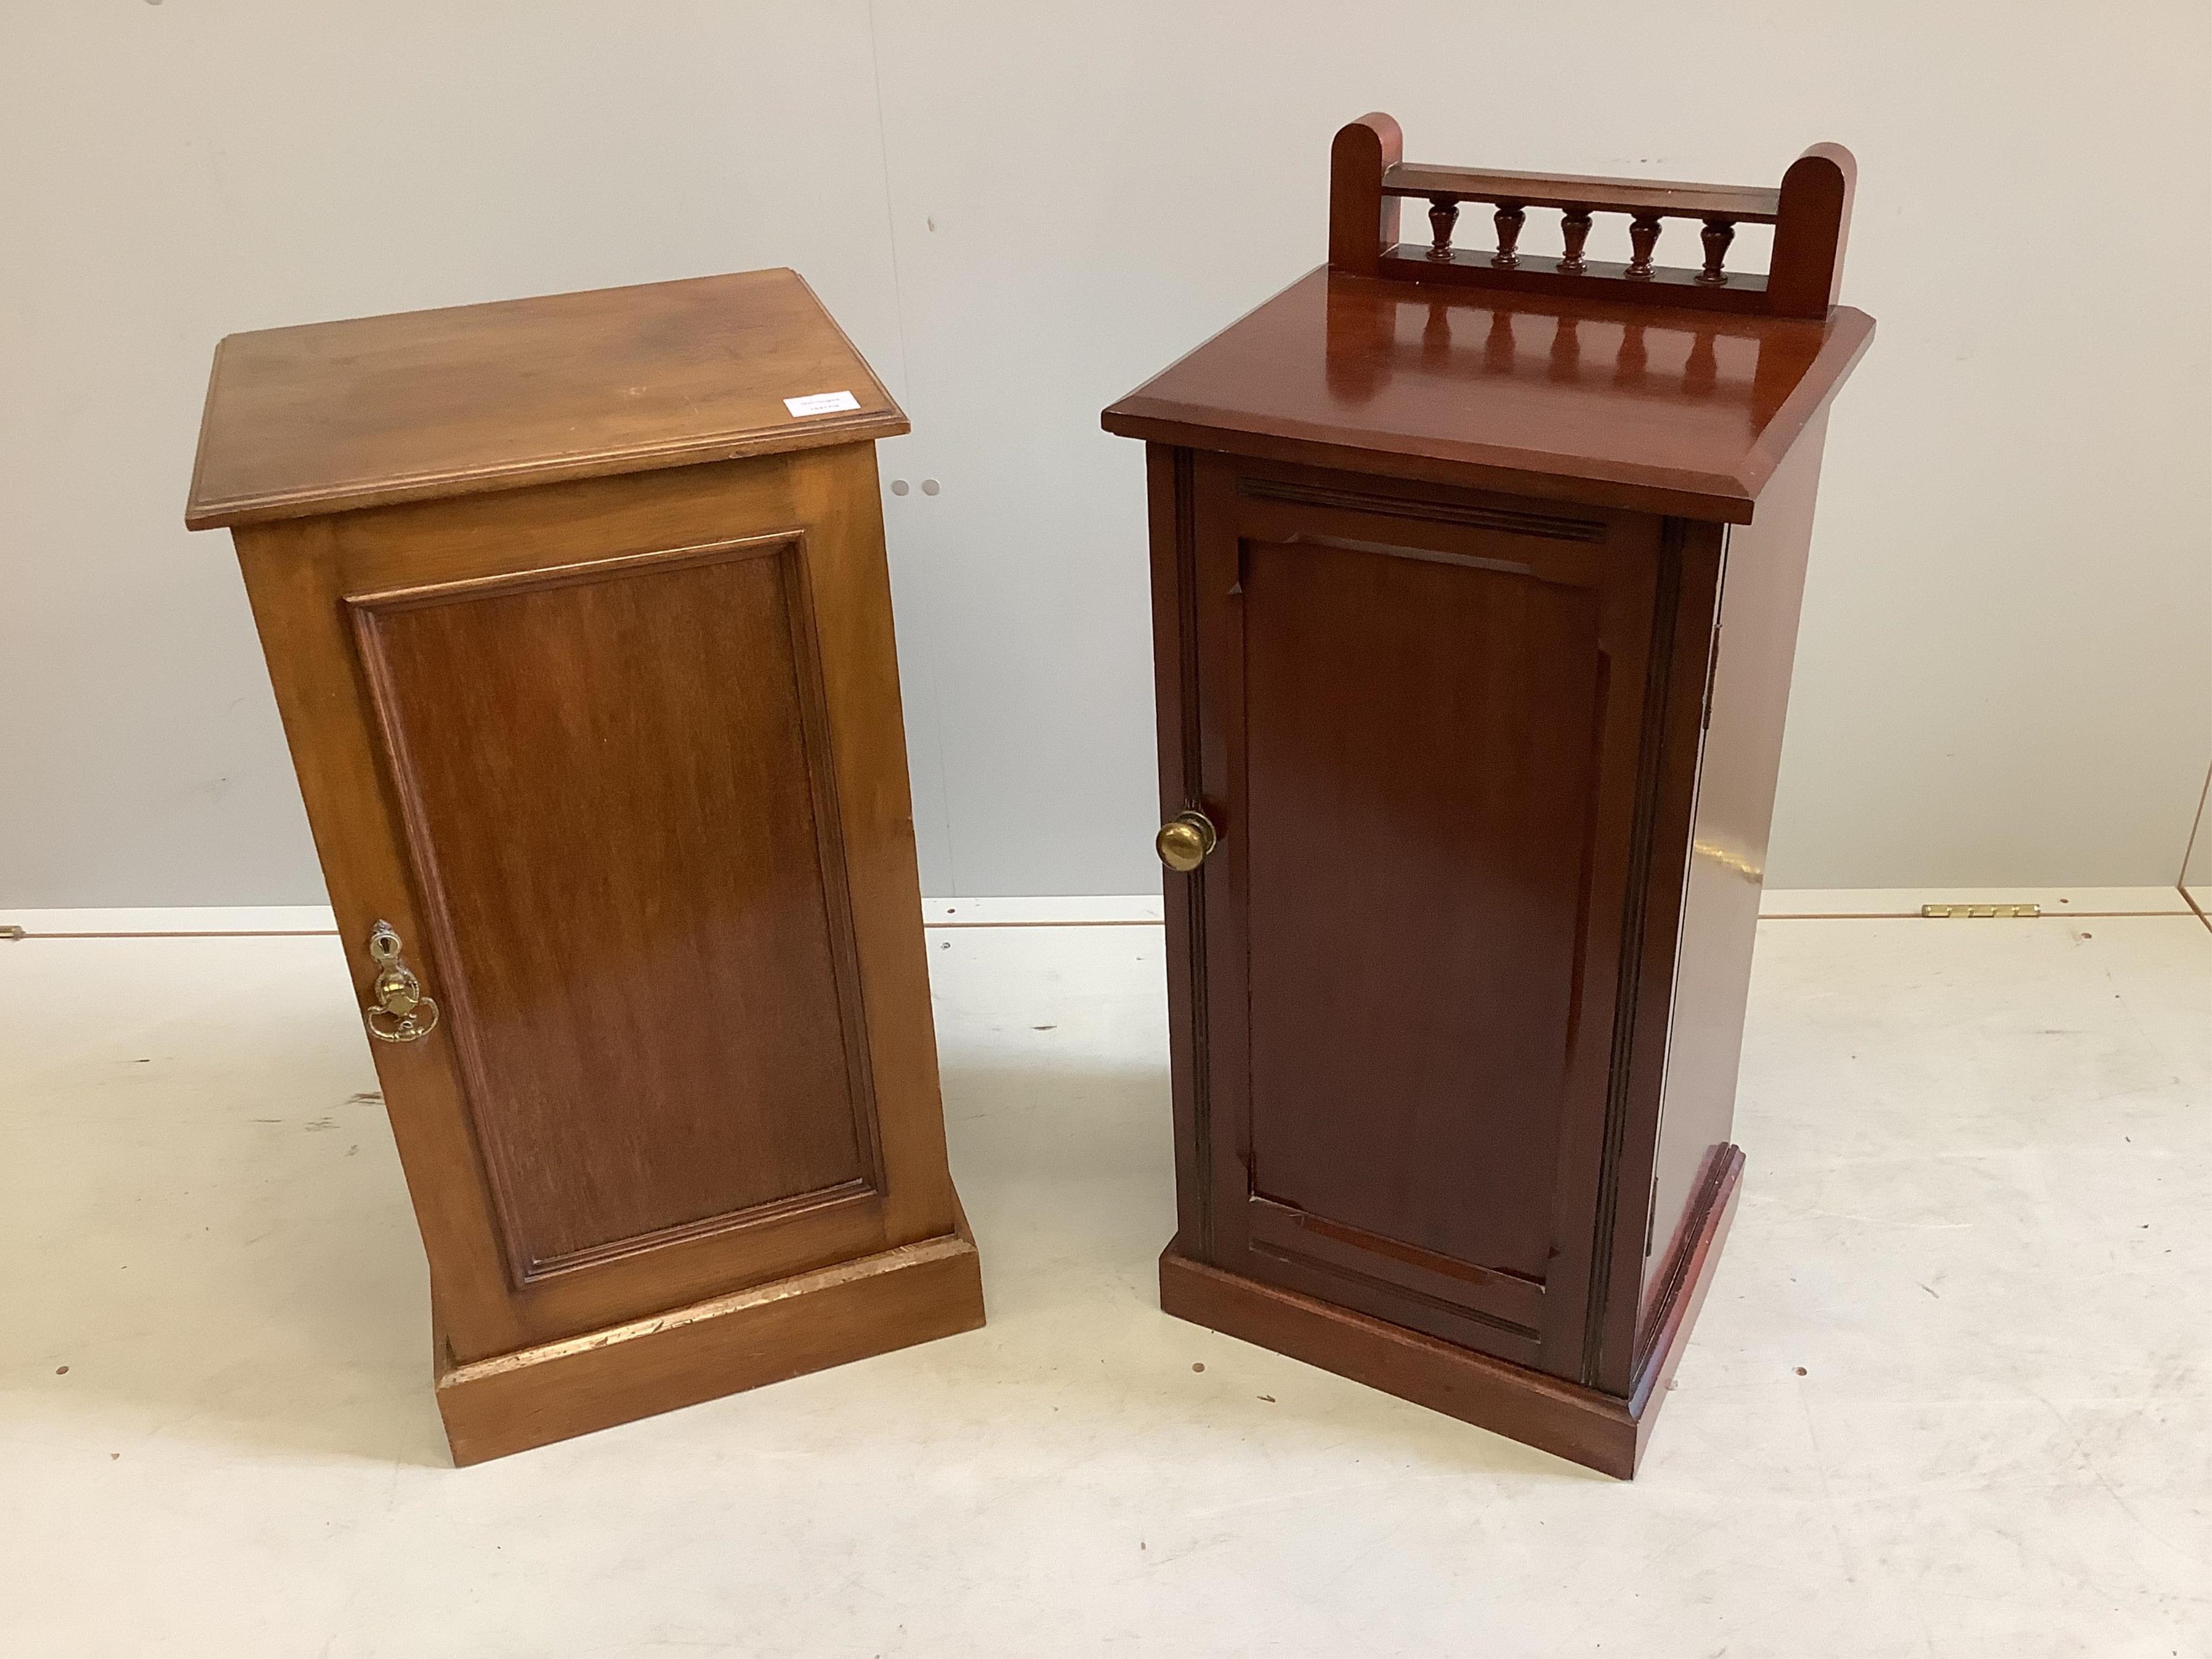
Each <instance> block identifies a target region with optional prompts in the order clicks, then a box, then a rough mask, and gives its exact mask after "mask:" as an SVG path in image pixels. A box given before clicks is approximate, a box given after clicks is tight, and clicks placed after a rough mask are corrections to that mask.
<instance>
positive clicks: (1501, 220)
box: [1490, 202, 1527, 270]
mask: <svg viewBox="0 0 2212 1659" xmlns="http://www.w3.org/2000/svg"><path fill="white" fill-rule="evenodd" d="M1526 217H1527V215H1526V214H1524V213H1523V212H1522V210H1521V204H1520V203H1518V202H1500V203H1499V204H1498V212H1497V214H1496V215H1495V216H1493V218H1492V221H1491V222H1492V223H1493V224H1495V225H1496V226H1497V227H1498V252H1495V253H1493V254H1492V255H1491V256H1490V263H1491V264H1493V265H1503V266H1504V267H1505V268H1507V269H1508V270H1510V269H1511V268H1512V267H1513V266H1515V265H1517V264H1520V263H1521V256H1520V255H1519V254H1517V253H1516V252H1514V251H1513V250H1514V249H1515V248H1516V246H1519V245H1520V241H1521V222H1522V220H1523V219H1524V218H1526Z"/></svg>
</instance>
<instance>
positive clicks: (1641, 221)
mask: <svg viewBox="0 0 2212 1659" xmlns="http://www.w3.org/2000/svg"><path fill="white" fill-rule="evenodd" d="M1657 246H1659V216H1658V215H1657V214H1656V213H1639V214H1638V215H1637V216H1635V217H1634V218H1633V219H1631V220H1630V221H1629V222H1628V247H1629V255H1628V268H1627V269H1626V270H1624V271H1622V272H1621V273H1620V274H1621V275H1622V276H1627V277H1632V278H1633V279H1635V280H1636V281H1638V282H1649V281H1650V277H1651V251H1652V250H1653V249H1654V248H1656V247H1657Z"/></svg>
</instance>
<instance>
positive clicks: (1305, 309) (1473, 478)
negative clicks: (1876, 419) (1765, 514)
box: [1104, 270, 1874, 523]
mask: <svg viewBox="0 0 2212 1659" xmlns="http://www.w3.org/2000/svg"><path fill="white" fill-rule="evenodd" d="M1873 335H1874V320H1873V319H1871V318H1870V317H1869V316H1867V315H1866V313H1863V312H1861V311H1856V310H1853V309H1852V308H1850V307H1847V306H1838V307H1832V309H1831V310H1830V311H1829V313H1828V314H1827V316H1826V318H1825V319H1811V318H1800V317H1772V316H1757V315H1730V314H1728V313H1719V312H1684V311H1669V310H1661V309H1655V308H1653V307H1644V306H1634V305H1622V304H1609V303H1604V302H1600V301H1586V300H1583V299H1579V298H1575V299H1558V298H1552V297H1548V296H1543V295H1523V294H1508V293H1501V292H1494V291H1490V290H1485V289H1447V288H1442V287H1437V286H1430V285H1426V284H1417V283H1407V282H1400V281H1394V280H1389V279H1384V278H1377V277H1367V276H1346V275H1343V274H1341V273H1338V272H1333V271H1330V270H1316V271H1315V272H1314V273H1312V274H1311V275H1310V276H1307V277H1305V278H1304V280H1302V281H1300V282H1298V283H1295V284H1293V285H1292V286H1291V288H1289V289H1285V291H1284V292H1283V293H1281V294H1279V295H1276V296H1275V297H1274V298H1273V299H1272V300H1270V301H1267V303H1266V304H1265V305H1263V306H1261V307H1260V308H1259V309H1258V310H1256V311H1255V312H1253V313H1251V314H1250V315H1249V316H1247V317H1245V318H1244V319H1242V320H1241V321H1239V322H1237V323H1235V324H1233V325H1231V326H1230V327H1229V328H1227V329H1225V330H1224V331H1222V332H1221V333H1219V334H1218V335H1216V336H1215V337H1213V338H1212V339H1211V340H1209V341H1207V342H1206V343H1205V344H1204V345H1202V346H1200V347H1199V349H1197V350H1195V351H1194V352H1192V353H1191V354H1190V355H1189V356H1187V357H1185V358H1183V359H1182V362H1178V363H1176V365H1175V366H1174V367H1172V368H1169V369H1168V370H1167V371H1166V372H1165V373H1164V374H1160V375H1158V376H1157V377H1156V378H1155V379H1153V380H1150V381H1148V382H1147V383H1146V385H1144V386H1140V387H1139V388H1138V389H1137V390H1136V391H1134V392H1131V393H1130V394H1129V395H1128V396H1127V397H1126V398H1122V399H1121V401H1120V402H1119V403H1117V404H1115V405H1114V406H1113V407H1112V408H1111V409H1109V410H1107V411H1106V414H1105V417H1104V424H1105V427H1106V429H1107V430H1108V431H1109V432H1115V433H1119V434H1121V435H1124V436H1127V437H1134V438H1144V439H1147V440H1151V441H1156V442H1161V443H1168V444H1176V445H1184V446H1188V447H1194V448H1200V449H1212V450H1223V451H1228V452H1231V453H1240V454H1250V455H1260V456H1265V457H1269V458H1273V459H1285V460H1298V461H1304V462H1307V463H1309V464H1311V465H1323V466H1338V467H1346V468H1351V469H1354V470H1364V471H1383V472H1392V473H1399V474H1402V475H1405V476H1408V477H1427V478H1432V479H1436V480H1438V481H1442V482H1459V483H1468V484H1473V485H1477V486H1486V487H1488V488H1492V489H1506V490H1518V491H1523V492H1527V493H1531V494H1535V495H1549V496H1555V497H1556V496H1561V495H1577V496H1580V497H1582V498H1584V499H1588V500H1592V501H1601V502H1603V503H1606V504H1608V505H1613V506H1619V507H1636V508H1641V509H1644V510H1649V511H1653V512H1661V513H1676V514H1680V515H1682V516H1686V517H1691V518H1701V519H1717V520H1726V521H1729V522H1734V523H1749V522H1750V521H1751V518H1752V508H1753V503H1754V501H1755V500H1756V498H1757V496H1758V494H1759V488H1760V486H1762V485H1763V484H1764V483H1765V482H1766V479H1767V477H1768V475H1769V474H1770V473H1771V472H1772V471H1773V469H1774V466H1775V465H1776V463H1777V462H1778V461H1779V460H1780V459H1781V457H1782V456H1783V454H1784V453H1785V452H1786V451H1787V450H1788V448H1789V447H1790V442H1791V441H1792V440H1793V439H1794V438H1796V435H1797V434H1798V433H1799V432H1800V431H1802V429H1803V428H1805V426H1806V425H1807V424H1808V422H1810V421H1811V420H1812V419H1813V418H1814V416H1816V415H1817V414H1818V413H1819V412H1820V410H1821V409H1822V408H1824V407H1825V406H1826V403H1827V400H1828V398H1830V397H1831V396H1832V395H1833V394H1834V392H1835V391H1836V389H1837V387H1838V386H1840V385H1841V384H1842V383H1843V380H1844V377H1845V376H1846V375H1847V374H1849V373H1850V369H1851V368H1852V366H1853V365H1854V364H1855V363H1856V362H1857V361H1858V358H1859V356H1860V354H1861V353H1862V352H1863V351H1864V350H1865V349H1866V346H1867V343H1868V342H1869V340H1870V339H1871V338H1872V337H1873Z"/></svg>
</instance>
